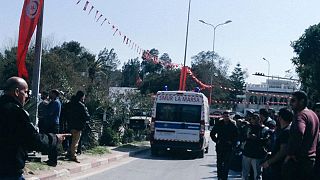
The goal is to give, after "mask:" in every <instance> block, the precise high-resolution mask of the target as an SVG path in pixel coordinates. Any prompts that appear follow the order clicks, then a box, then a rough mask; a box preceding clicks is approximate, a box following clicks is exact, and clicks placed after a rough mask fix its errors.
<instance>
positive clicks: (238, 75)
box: [230, 63, 248, 100]
mask: <svg viewBox="0 0 320 180" xmlns="http://www.w3.org/2000/svg"><path fill="white" fill-rule="evenodd" d="M247 76H248V75H247V72H246V71H245V70H242V68H241V65H240V63H237V65H236V67H235V68H234V70H233V71H232V74H231V76H230V81H231V85H232V87H233V88H234V89H236V91H233V92H231V93H230V99H231V100H236V99H237V98H236V97H237V95H242V94H243V87H244V86H245V79H246V78H247Z"/></svg>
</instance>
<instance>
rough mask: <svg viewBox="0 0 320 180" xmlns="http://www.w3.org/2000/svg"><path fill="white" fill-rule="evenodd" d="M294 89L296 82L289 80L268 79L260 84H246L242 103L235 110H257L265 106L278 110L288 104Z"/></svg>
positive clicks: (295, 88)
mask: <svg viewBox="0 0 320 180" xmlns="http://www.w3.org/2000/svg"><path fill="white" fill-rule="evenodd" d="M296 90H297V85H296V83H295V82H293V81H289V80H279V79H268V80H266V82H263V83H261V84H246V91H245V95H244V96H243V97H242V103H241V104H238V105H237V109H236V110H237V111H239V112H245V110H246V109H253V110H255V111H258V110H259V109H261V108H266V109H274V110H275V111H278V110H279V109H281V108H283V107H287V106H288V105H289V102H290V98H291V94H292V93H293V92H294V91H296Z"/></svg>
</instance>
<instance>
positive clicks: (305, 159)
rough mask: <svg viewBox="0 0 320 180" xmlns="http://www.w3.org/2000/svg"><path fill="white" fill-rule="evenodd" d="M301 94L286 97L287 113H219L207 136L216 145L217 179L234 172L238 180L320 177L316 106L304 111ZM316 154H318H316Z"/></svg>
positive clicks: (305, 102) (304, 99)
mask: <svg viewBox="0 0 320 180" xmlns="http://www.w3.org/2000/svg"><path fill="white" fill-rule="evenodd" d="M307 105H308V97H307V95H306V93H305V92H303V91H297V92H294V93H293V94H292V98H291V100H290V109H289V108H282V109H280V110H279V112H277V114H276V113H275V112H274V111H273V110H269V109H260V110H259V112H254V111H247V113H246V116H245V117H241V116H239V115H236V116H232V115H231V114H230V112H227V111H225V112H224V113H223V115H222V119H221V120H219V121H217V122H216V123H215V125H214V126H213V128H212V130H211V133H210V136H211V138H212V140H213V141H214V142H215V143H216V153H217V173H218V179H221V180H226V179H228V172H229V169H230V168H232V169H236V170H237V168H238V170H239V171H241V175H242V179H243V180H249V179H252V180H261V179H264V180H277V179H279V180H302V179H303V180H316V179H320V175H319V173H320V168H319V157H318V156H319V154H320V151H319V150H318V152H317V147H318V146H319V143H318V142H319V117H320V103H317V104H316V105H315V106H314V109H313V110H311V109H308V108H307ZM317 153H318V156H317Z"/></svg>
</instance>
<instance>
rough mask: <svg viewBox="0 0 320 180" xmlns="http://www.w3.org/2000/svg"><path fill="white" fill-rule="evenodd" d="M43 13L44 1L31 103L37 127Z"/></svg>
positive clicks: (36, 45) (32, 118) (33, 119)
mask: <svg viewBox="0 0 320 180" xmlns="http://www.w3.org/2000/svg"><path fill="white" fill-rule="evenodd" d="M43 12H44V0H43V5H42V10H41V14H40V18H39V21H38V24H37V33H36V44H35V62H34V65H33V76H32V94H31V102H32V103H33V104H34V105H35V106H34V107H35V108H33V112H32V113H30V118H31V122H32V123H33V124H34V125H36V124H37V123H38V122H37V117H38V101H39V98H38V94H39V86H40V73H41V56H42V27H43Z"/></svg>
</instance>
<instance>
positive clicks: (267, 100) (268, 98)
mask: <svg viewBox="0 0 320 180" xmlns="http://www.w3.org/2000/svg"><path fill="white" fill-rule="evenodd" d="M262 59H263V60H264V61H267V63H268V79H267V94H268V96H267V103H268V105H269V77H270V62H269V60H267V59H266V58H262Z"/></svg>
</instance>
